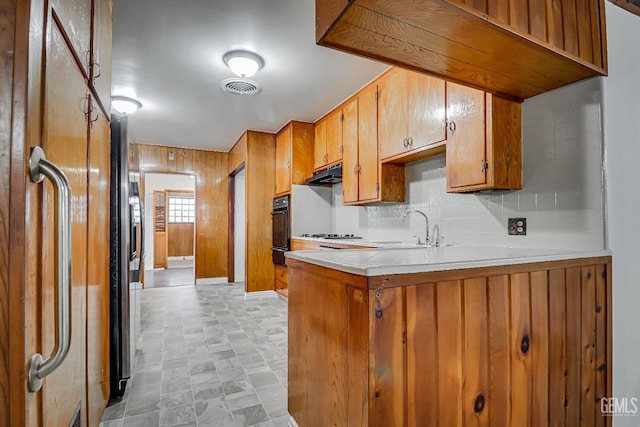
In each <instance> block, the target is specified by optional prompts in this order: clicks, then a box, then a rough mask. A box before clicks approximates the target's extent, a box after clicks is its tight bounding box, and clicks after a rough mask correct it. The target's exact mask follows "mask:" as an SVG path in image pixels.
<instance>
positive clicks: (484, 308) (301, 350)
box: [288, 257, 612, 427]
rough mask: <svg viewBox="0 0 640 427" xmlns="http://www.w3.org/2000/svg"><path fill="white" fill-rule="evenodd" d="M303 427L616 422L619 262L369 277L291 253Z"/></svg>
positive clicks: (293, 398)
mask: <svg viewBox="0 0 640 427" xmlns="http://www.w3.org/2000/svg"><path fill="white" fill-rule="evenodd" d="M288 304H289V402H288V403H289V413H290V414H291V415H292V416H293V417H294V418H295V420H296V421H297V423H298V425H300V426H301V427H302V426H304V427H313V426H326V425H340V426H447V427H449V426H471V425H474V426H476V425H479V426H489V425H490V426H514V427H521V426H532V427H533V426H547V425H548V426H565V425H566V426H574V425H591V426H605V425H611V417H605V416H603V415H602V414H601V412H600V399H601V398H602V397H606V396H611V392H612V389H611V258H610V257H602V258H590V259H581V260H571V261H557V262H548V263H538V264H530V265H526V264H525V265H517V266H504V267H491V268H486V269H473V270H454V271H449V272H434V273H422V274H412V275H394V276H382V277H371V278H367V277H363V276H356V275H351V274H347V273H342V272H338V271H335V270H330V269H326V268H322V267H318V266H314V265H310V264H307V263H302V262H298V261H294V260H290V261H289V302H288Z"/></svg>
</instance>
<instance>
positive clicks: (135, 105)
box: [111, 96, 142, 114]
mask: <svg viewBox="0 0 640 427" xmlns="http://www.w3.org/2000/svg"><path fill="white" fill-rule="evenodd" d="M111 106H112V107H113V108H114V109H115V110H116V111H118V112H119V113H122V114H133V113H135V112H136V111H138V109H139V108H142V104H141V103H140V101H138V100H137V99H133V98H129V97H128V96H112V97H111Z"/></svg>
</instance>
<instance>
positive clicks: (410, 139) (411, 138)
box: [407, 136, 413, 147]
mask: <svg viewBox="0 0 640 427" xmlns="http://www.w3.org/2000/svg"><path fill="white" fill-rule="evenodd" d="M407 142H408V143H409V147H413V137H412V136H410V137H409V138H407Z"/></svg>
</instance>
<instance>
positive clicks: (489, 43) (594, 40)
mask: <svg viewBox="0 0 640 427" xmlns="http://www.w3.org/2000/svg"><path fill="white" fill-rule="evenodd" d="M316 10H317V17H318V20H317V22H316V39H317V41H318V43H319V44H321V45H323V46H327V47H332V48H335V49H339V50H343V51H346V52H349V53H355V54H358V55H362V56H365V57H369V58H372V59H375V60H379V61H384V62H387V63H390V64H393V65H398V66H401V67H403V68H408V69H413V70H416V71H423V72H427V73H430V74H434V75H437V76H441V77H443V78H445V79H447V80H451V81H457V82H460V83H463V84H466V85H470V86H474V87H478V88H481V89H484V90H488V91H490V92H493V93H496V94H501V95H503V96H506V97H509V98H515V99H526V98H529V97H531V96H534V95H537V94H540V93H543V92H546V91H549V90H552V89H555V88H558V87H561V86H564V85H566V84H569V83H572V82H575V81H579V80H582V79H584V78H587V77H592V76H596V75H606V73H607V64H606V31H605V21H604V2H603V1H602V0H579V1H578V3H576V1H575V0H559V1H554V0H528V1H527V0H489V1H482V0H481V1H464V0H451V1H447V0H429V1H423V2H420V3H419V4H418V3H416V2H415V1H412V0H403V1H394V0H356V1H350V2H336V1H335V0H316ZM545 10H546V13H545ZM469 34H473V37H469Z"/></svg>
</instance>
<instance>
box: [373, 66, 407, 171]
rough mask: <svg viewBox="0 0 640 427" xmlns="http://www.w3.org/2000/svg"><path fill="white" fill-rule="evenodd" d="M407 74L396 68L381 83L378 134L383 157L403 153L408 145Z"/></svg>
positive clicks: (381, 156)
mask: <svg viewBox="0 0 640 427" xmlns="http://www.w3.org/2000/svg"><path fill="white" fill-rule="evenodd" d="M407 74H408V73H407V72H405V71H403V70H399V69H398V70H394V71H391V72H390V73H389V74H388V75H387V76H385V77H384V78H383V79H382V80H381V81H380V83H379V85H380V104H379V109H380V115H379V118H378V135H379V138H380V140H379V143H380V158H382V159H386V158H388V157H392V156H395V155H397V154H400V153H403V152H405V151H406V150H407V147H408V146H407V137H408V135H407V132H408V129H407V117H408V115H409V114H408V103H407V98H406V91H407Z"/></svg>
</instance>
